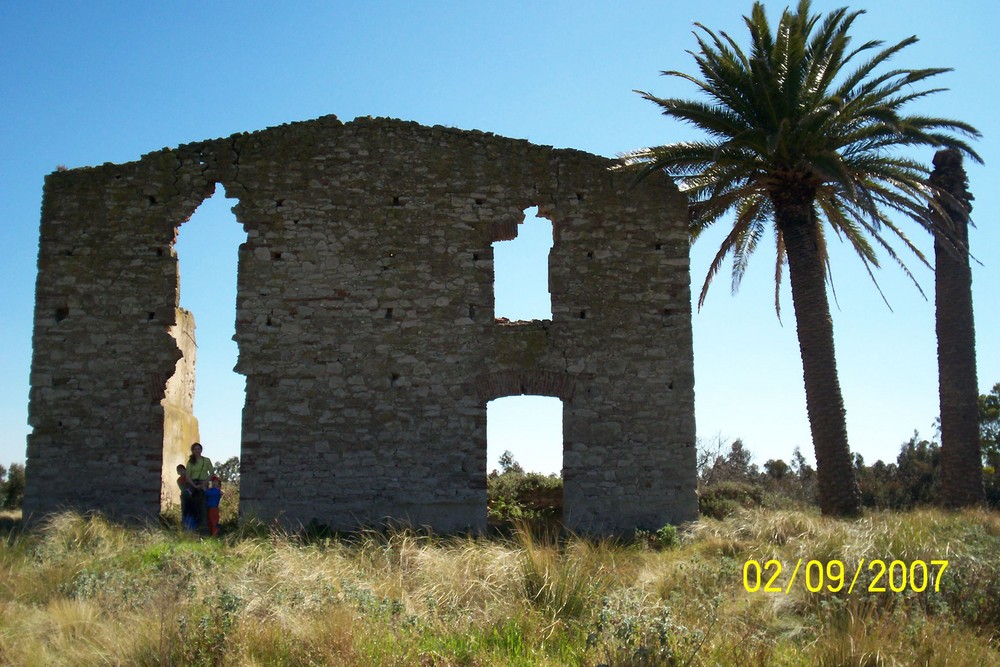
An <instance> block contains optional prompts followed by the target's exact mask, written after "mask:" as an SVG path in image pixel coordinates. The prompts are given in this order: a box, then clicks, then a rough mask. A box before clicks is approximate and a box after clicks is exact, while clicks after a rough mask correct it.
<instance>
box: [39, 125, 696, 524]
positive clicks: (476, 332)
mask: <svg viewBox="0 0 1000 667" xmlns="http://www.w3.org/2000/svg"><path fill="white" fill-rule="evenodd" d="M610 164H611V163H610V161H609V160H607V159H604V158H600V157H596V156H593V155H589V154H586V153H582V152H579V151H573V150H556V149H553V148H551V147H545V146H535V145H532V144H529V143H527V142H525V141H518V140H512V139H505V138H502V137H497V136H494V135H490V134H483V133H481V132H466V131H460V130H454V129H449V128H442V127H434V128H428V127H422V126H420V125H417V124H414V123H406V122H401V121H395V120H385V119H376V120H372V119H358V120H355V121H353V122H351V123H346V124H344V123H341V122H340V121H338V120H337V119H336V118H334V117H332V116H330V117H324V118H320V119H318V120H314V121H309V122H303V123H294V124H290V125H285V126H281V127H276V128H271V129H267V130H263V131H260V132H255V133H251V134H238V135H234V136H232V137H229V138H226V139H219V140H213V141H205V142H201V143H194V144H187V145H184V146H180V147H178V148H176V149H164V150H161V151H158V152H155V153H151V154H149V155H146V156H144V157H143V158H142V159H140V160H139V161H137V162H133V163H129V164H121V165H117V164H105V165H103V166H101V167H95V168H85V169H75V170H71V171H64V172H56V173H53V174H51V175H49V177H48V178H47V180H46V184H45V195H44V203H43V208H42V225H41V243H40V250H39V260H38V268H39V272H38V283H37V295H36V299H37V303H36V311H35V333H34V359H33V364H32V375H31V404H30V410H29V414H30V416H29V420H30V423H31V425H32V427H33V432H32V434H31V435H30V436H29V439H28V460H27V479H28V488H27V495H26V498H25V510H26V512H27V513H29V514H34V515H39V514H44V513H47V512H50V511H53V510H56V509H58V508H62V507H74V508H78V509H82V510H88V509H99V510H102V511H105V512H109V513H111V514H114V515H119V516H124V515H140V516H152V515H156V514H157V513H158V512H159V511H160V505H161V494H163V493H164V492H165V491H169V487H170V485H172V484H173V467H174V466H175V465H176V463H178V462H180V460H181V457H182V454H181V452H180V449H181V448H184V449H186V446H187V445H188V444H190V443H189V442H186V441H185V442H182V443H180V444H178V440H179V439H180V440H183V439H184V438H192V437H195V435H194V434H196V433H197V424H196V422H194V420H193V418H191V417H190V401H189V390H190V387H191V384H190V381H191V378H190V377H189V376H190V375H191V374H192V373H193V362H192V361H191V360H190V359H187V358H184V357H183V355H182V352H181V347H183V346H182V345H181V342H182V339H183V338H184V337H185V336H189V335H190V333H191V332H190V329H191V328H193V327H192V325H191V323H190V321H189V319H188V318H187V317H186V315H185V314H184V313H183V311H179V310H178V308H177V304H178V301H177V300H178V290H177V285H178V277H177V276H178V273H177V272H178V265H177V259H176V255H175V253H174V249H173V243H174V240H175V238H176V234H177V231H178V227H179V226H180V225H181V224H182V223H183V222H184V221H185V220H187V219H188V218H189V217H190V216H191V214H192V213H193V212H194V210H195V209H196V208H197V207H198V206H199V205H200V204H201V202H202V201H203V200H204V199H206V198H207V197H209V196H210V195H211V194H212V192H213V190H214V188H215V186H216V184H218V183H221V184H222V185H223V186H224V187H225V190H226V193H227V195H228V196H229V197H233V198H236V199H238V200H239V204H238V205H237V206H236V207H235V208H234V209H233V210H234V212H235V214H236V217H237V219H238V220H239V222H240V223H241V224H242V225H243V227H244V229H245V230H246V232H247V241H246V243H245V244H243V245H242V246H241V247H240V251H239V269H238V273H239V275H238V297H237V304H236V340H237V343H238V345H239V350H240V357H239V363H238V366H237V371H238V372H240V373H242V374H244V375H245V376H246V378H247V395H246V404H245V407H244V410H243V435H242V439H243V442H242V453H241V456H242V471H241V473H242V488H241V493H242V496H241V499H240V503H241V504H240V507H241V511H242V512H243V513H244V514H248V513H249V514H252V515H254V516H257V517H259V518H261V519H264V520H271V519H279V520H281V521H283V522H285V523H287V524H290V525H296V524H301V523H308V522H309V521H311V520H314V519H315V520H316V521H319V522H321V523H324V524H328V525H331V526H334V527H337V528H352V527H356V526H359V525H362V524H368V523H377V522H379V521H381V520H383V519H385V518H387V517H391V518H394V519H398V520H408V521H410V522H413V523H415V524H425V525H430V526H432V527H433V528H435V529H437V530H442V531H450V530H456V529H458V530H460V529H466V528H472V529H482V528H484V527H485V522H486V510H485V507H486V466H487V461H486V424H485V422H486V418H485V415H486V403H487V402H488V401H490V400H492V399H494V398H497V397H501V396H508V395H517V394H543V395H549V396H557V397H559V398H561V399H562V402H563V411H564V416H563V424H564V426H563V429H564V455H563V474H564V478H565V492H564V499H565V506H566V507H565V520H566V523H567V524H568V525H569V526H570V527H572V528H574V529H577V530H584V531H595V532H605V533H607V532H618V531H628V530H631V529H633V528H635V527H636V526H646V527H656V526H660V525H662V524H664V523H665V522H667V521H673V522H677V521H682V520H688V519H692V518H694V517H695V515H696V513H697V503H696V497H695V479H694V478H695V451H694V435H695V432H694V386H693V385H694V380H693V369H692V343H691V313H690V285H689V274H688V239H687V226H686V221H687V207H686V204H685V201H684V200H683V198H682V197H681V196H680V194H679V193H678V192H677V190H676V189H675V188H674V186H673V185H672V184H671V183H669V182H667V180H666V179H662V180H660V181H656V180H655V179H648V181H647V182H645V183H643V184H642V185H640V186H638V187H634V188H633V187H631V185H632V183H631V179H630V177H629V176H627V175H623V174H618V173H613V172H610V171H609V170H608V167H609V166H610ZM531 206H538V208H539V211H540V213H541V215H543V216H545V217H547V218H549V219H550V220H551V221H552V222H553V236H554V247H553V248H552V251H551V253H550V256H549V289H550V292H551V295H552V319H551V320H546V321H533V322H525V323H501V322H497V321H496V320H495V319H494V312H493V261H492V260H493V255H492V245H491V244H492V243H493V242H495V241H498V240H504V239H511V238H513V237H514V236H516V234H517V228H518V227H517V226H518V224H519V223H520V222H521V221H522V220H523V218H524V210H525V209H526V208H528V207H531ZM178 325H179V326H178ZM188 347H189V348H190V346H188ZM171 378H173V379H172V380H171ZM168 381H169V383H170V387H168ZM178 434H179V435H178ZM204 444H205V448H206V454H208V455H211V453H212V443H211V442H207V443H204ZM167 495H169V494H167Z"/></svg>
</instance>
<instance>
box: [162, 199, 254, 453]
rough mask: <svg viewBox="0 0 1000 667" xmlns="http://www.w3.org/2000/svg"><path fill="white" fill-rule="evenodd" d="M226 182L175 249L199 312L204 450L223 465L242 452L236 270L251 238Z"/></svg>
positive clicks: (198, 401) (198, 409)
mask: <svg viewBox="0 0 1000 667" xmlns="http://www.w3.org/2000/svg"><path fill="white" fill-rule="evenodd" d="M237 203H238V202H237V200H235V199H228V198H227V197H226V193H225V189H224V188H223V186H222V185H221V184H218V185H216V188H215V194H214V195H212V196H211V197H209V198H208V199H206V200H205V201H203V202H202V203H201V205H200V206H199V207H198V208H197V209H196V210H195V212H194V214H192V216H191V218H190V219H189V220H188V221H187V222H185V223H184V224H183V225H181V228H180V231H179V233H178V236H177V242H176V244H175V245H174V250H175V251H176V253H177V260H178V273H179V281H180V306H181V308H184V309H185V310H189V311H191V312H192V313H193V314H194V321H195V340H196V341H197V345H198V347H197V353H196V356H195V391H194V414H195V417H197V418H198V429H199V432H200V436H201V443H202V446H203V447H204V454H205V456H207V457H208V458H210V459H211V460H212V462H213V463H215V465H216V466H218V465H219V464H221V463H224V462H225V461H226V460H228V459H229V458H231V457H233V456H239V455H240V433H241V430H242V415H243V405H244V403H245V402H246V378H245V377H243V376H242V375H240V374H238V373H236V372H235V371H234V370H233V367H234V366H235V365H236V361H237V357H238V354H239V350H238V348H237V345H236V342H235V341H234V340H233V336H234V334H235V333H236V272H237V257H238V250H239V246H240V244H241V243H243V242H245V241H246V239H247V235H246V232H245V231H244V230H243V226H242V225H241V224H240V223H239V222H238V221H237V219H236V216H235V215H234V214H233V212H232V208H233V206H235V205H236V204H237Z"/></svg>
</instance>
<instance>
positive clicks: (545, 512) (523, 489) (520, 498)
mask: <svg viewBox="0 0 1000 667" xmlns="http://www.w3.org/2000/svg"><path fill="white" fill-rule="evenodd" d="M562 490H563V483H562V479H561V478H560V477H557V476H555V475H543V474H541V473H536V472H527V473H526V472H521V471H519V470H516V469H508V470H505V471H504V472H503V473H499V474H497V473H494V474H491V475H490V476H489V477H488V478H487V480H486V496H487V505H486V516H487V520H488V521H489V524H490V526H492V527H494V528H497V529H499V530H502V531H510V530H511V529H513V528H514V527H515V526H517V525H521V524H527V525H528V526H531V527H533V528H542V529H554V528H557V527H558V525H559V523H560V522H561V521H562V507H563V502H562Z"/></svg>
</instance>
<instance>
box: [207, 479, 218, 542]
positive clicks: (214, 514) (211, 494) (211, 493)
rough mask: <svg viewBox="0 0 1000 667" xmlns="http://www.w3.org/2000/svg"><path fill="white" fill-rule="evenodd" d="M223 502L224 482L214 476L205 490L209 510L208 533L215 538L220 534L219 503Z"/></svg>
mask: <svg viewBox="0 0 1000 667" xmlns="http://www.w3.org/2000/svg"><path fill="white" fill-rule="evenodd" d="M221 501H222V482H221V481H220V480H219V476H218V475H212V476H211V477H210V478H209V480H208V488H207V489H205V508H206V509H207V510H208V512H207V514H208V532H209V533H211V534H212V537H215V536H217V535H218V534H219V503H220V502H221Z"/></svg>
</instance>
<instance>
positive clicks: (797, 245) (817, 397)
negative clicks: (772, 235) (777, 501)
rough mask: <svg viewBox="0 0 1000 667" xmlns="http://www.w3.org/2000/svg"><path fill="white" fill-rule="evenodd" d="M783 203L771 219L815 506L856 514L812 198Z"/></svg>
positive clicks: (857, 503)
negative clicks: (792, 335)
mask: <svg viewBox="0 0 1000 667" xmlns="http://www.w3.org/2000/svg"><path fill="white" fill-rule="evenodd" d="M808 201H809V203H808V205H806V204H804V203H801V200H800V203H798V204H788V203H785V204H784V205H782V202H780V201H775V219H776V222H777V224H778V229H779V230H781V233H782V238H783V240H784V244H785V252H786V256H787V257H788V278H789V282H790V283H791V287H792V306H793V307H794V310H795V327H796V331H797V333H798V338H799V352H800V353H801V355H802V376H803V379H804V381H805V390H806V410H807V412H808V415H809V428H810V430H811V431H812V439H813V448H814V450H815V453H816V474H817V481H818V489H819V506H820V510H821V511H822V512H823V514H825V515H832V516H854V515H857V514H860V512H861V493H860V491H859V490H858V483H857V479H856V478H855V474H854V466H853V465H852V463H853V462H852V460H851V449H850V447H849V446H848V444H847V418H846V411H845V410H844V398H843V395H842V394H841V391H840V380H839V379H838V377H837V359H836V355H835V353H834V345H833V319H832V318H831V317H830V303H829V301H828V300H827V296H826V276H825V269H826V267H825V266H824V263H823V260H822V257H821V254H820V250H819V241H818V238H817V236H816V235H817V228H816V223H815V218H814V216H813V213H812V200H811V198H809V200H808Z"/></svg>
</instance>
